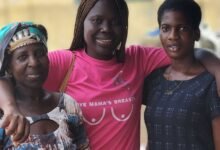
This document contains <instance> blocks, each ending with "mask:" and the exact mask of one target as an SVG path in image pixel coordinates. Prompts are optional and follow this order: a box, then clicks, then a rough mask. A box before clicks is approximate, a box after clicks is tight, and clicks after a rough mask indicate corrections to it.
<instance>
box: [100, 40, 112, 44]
mask: <svg viewBox="0 0 220 150" xmlns="http://www.w3.org/2000/svg"><path fill="white" fill-rule="evenodd" d="M97 42H98V43H100V44H111V43H112V40H97Z"/></svg>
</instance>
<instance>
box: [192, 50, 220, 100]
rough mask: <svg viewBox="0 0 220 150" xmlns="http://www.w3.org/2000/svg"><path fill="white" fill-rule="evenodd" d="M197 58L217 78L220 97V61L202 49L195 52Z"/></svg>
mask: <svg viewBox="0 0 220 150" xmlns="http://www.w3.org/2000/svg"><path fill="white" fill-rule="evenodd" d="M195 57H196V59H198V60H199V61H200V62H201V63H202V64H203V65H204V66H205V68H206V69H207V70H208V71H209V72H210V73H211V74H213V75H214V76H215V80H216V84H217V92H218V95H219V96H220V59H219V58H218V57H217V56H216V55H214V54H213V53H211V52H208V51H207V50H205V49H202V48H197V49H196V50H195Z"/></svg>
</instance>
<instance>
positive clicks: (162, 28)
mask: <svg viewBox="0 0 220 150" xmlns="http://www.w3.org/2000/svg"><path fill="white" fill-rule="evenodd" d="M160 30H161V31H162V32H167V31H169V27H168V26H167V25H162V26H161V27H160Z"/></svg>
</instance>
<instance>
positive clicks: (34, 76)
mask: <svg viewBox="0 0 220 150" xmlns="http://www.w3.org/2000/svg"><path fill="white" fill-rule="evenodd" d="M38 77H40V75H28V78H38Z"/></svg>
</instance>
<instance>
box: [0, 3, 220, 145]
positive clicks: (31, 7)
mask: <svg viewBox="0 0 220 150" xmlns="http://www.w3.org/2000/svg"><path fill="white" fill-rule="evenodd" d="M162 1H163V0H127V2H128V7H129V11H130V14H129V34H128V42H127V45H130V44H142V45H147V46H160V42H159V39H158V26H157V19H156V18H157V13H156V12H157V9H158V7H159V5H160V4H161V3H162ZM196 1H197V2H198V3H199V4H200V6H201V8H202V12H203V18H202V24H201V35H202V37H201V40H200V42H198V43H196V46H197V47H204V48H208V49H209V50H210V51H212V52H214V53H215V54H216V55H217V56H220V16H219V14H218V13H219V9H220V1H219V0H211V1H210V0H196ZM78 3H79V0H0V28H1V27H3V26H4V25H5V24H7V23H10V22H16V21H34V22H35V23H39V24H43V25H45V26H46V28H47V30H48V35H49V40H48V47H49V50H55V49H61V48H69V46H70V44H71V41H72V38H73V30H74V20H75V16H76V10H77V7H78ZM143 109H144V108H142V114H143ZM141 143H142V144H143V145H145V144H146V143H147V139H146V130H145V125H144V123H143V115H142V123H141Z"/></svg>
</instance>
